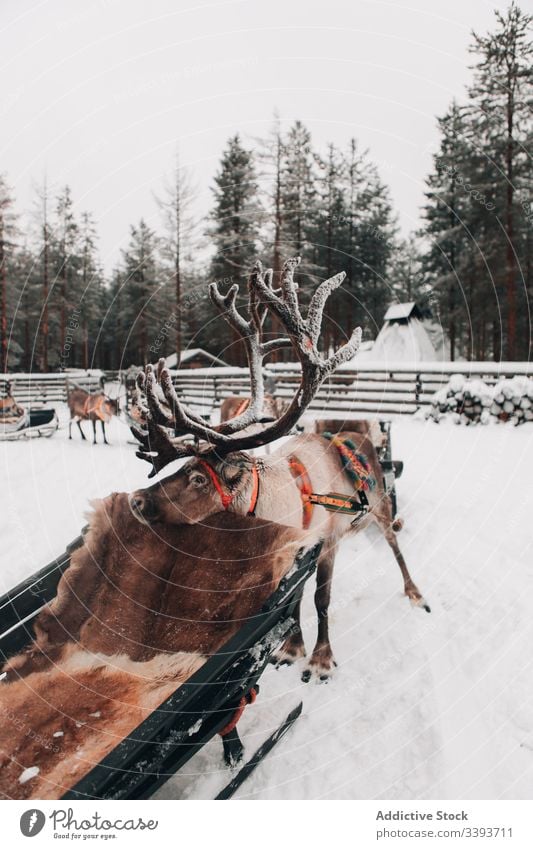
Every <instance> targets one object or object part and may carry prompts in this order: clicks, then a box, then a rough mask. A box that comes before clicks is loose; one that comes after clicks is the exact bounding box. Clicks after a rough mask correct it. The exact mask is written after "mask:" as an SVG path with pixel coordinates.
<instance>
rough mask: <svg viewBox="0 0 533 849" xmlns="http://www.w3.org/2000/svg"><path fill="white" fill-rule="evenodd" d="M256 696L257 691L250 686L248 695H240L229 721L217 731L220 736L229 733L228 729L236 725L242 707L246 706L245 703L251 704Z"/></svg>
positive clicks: (241, 713)
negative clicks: (237, 704)
mask: <svg viewBox="0 0 533 849" xmlns="http://www.w3.org/2000/svg"><path fill="white" fill-rule="evenodd" d="M256 698H257V691H256V690H255V688H254V687H252V689H251V690H250V692H249V693H248V695H246V696H242V697H241V700H240V702H239V706H238V707H237V708H236V709H235V713H234V714H233V716H232V717H231V719H230V721H229V722H228V724H227V725H225V726H224V728H221V729H220V731H219V732H218V733H219V734H220V736H221V737H225V736H226V734H229V733H230V731H233V729H234V728H235V727H236V725H237V723H238V721H239V719H240V718H241V716H242V715H243V713H244V708H245V707H246V705H253V703H254V702H255V700H256Z"/></svg>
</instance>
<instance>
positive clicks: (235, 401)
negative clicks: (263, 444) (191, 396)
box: [220, 393, 282, 433]
mask: <svg viewBox="0 0 533 849" xmlns="http://www.w3.org/2000/svg"><path fill="white" fill-rule="evenodd" d="M245 401H247V402H248V403H249V402H250V399H249V398H247V397H246V396H245V395H230V396H229V398H224V400H223V401H222V404H221V405H220V421H221V422H229V420H230V419H232V418H234V416H236V415H237V414H238V412H239V410H242V408H243V404H244V402H245ZM244 409H246V407H244ZM281 412H282V411H281V405H280V404H279V403H278V401H277V400H276V398H275V397H274V396H273V395H270V394H269V393H265V400H264V404H263V414H264V416H265V417H267V418H273V419H276V418H278V416H279V415H280V414H281ZM246 432H247V433H248V430H247V431H246Z"/></svg>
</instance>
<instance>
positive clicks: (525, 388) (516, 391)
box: [490, 377, 533, 425]
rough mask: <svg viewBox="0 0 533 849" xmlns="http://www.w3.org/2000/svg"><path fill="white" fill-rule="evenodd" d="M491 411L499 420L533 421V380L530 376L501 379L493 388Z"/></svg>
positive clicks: (514, 421)
mask: <svg viewBox="0 0 533 849" xmlns="http://www.w3.org/2000/svg"><path fill="white" fill-rule="evenodd" d="M490 413H491V415H492V416H494V417H495V418H496V419H497V420H498V421H499V422H511V424H515V425H518V424H523V422H531V421H533V380H531V378H529V377H513V378H510V379H509V378H508V379H506V380H505V379H504V380H500V381H499V383H497V384H496V386H495V387H494V389H493V396H492V404H491V407H490Z"/></svg>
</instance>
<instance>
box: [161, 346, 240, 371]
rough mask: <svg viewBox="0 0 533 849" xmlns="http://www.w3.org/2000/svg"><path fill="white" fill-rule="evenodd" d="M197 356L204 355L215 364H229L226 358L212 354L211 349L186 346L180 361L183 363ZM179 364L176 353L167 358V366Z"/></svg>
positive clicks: (174, 366) (173, 366)
mask: <svg viewBox="0 0 533 849" xmlns="http://www.w3.org/2000/svg"><path fill="white" fill-rule="evenodd" d="M196 357H204V358H205V359H206V360H208V362H210V363H212V364H213V365H214V366H226V365H227V363H225V362H224V360H221V359H219V357H215V355H214V354H210V353H209V351H205V350H204V349H203V348H186V349H185V351H182V354H181V361H180V362H181V365H183V364H184V363H188V362H190V361H191V360H194V359H196ZM177 364H178V358H177V356H176V354H170V355H169V356H168V357H167V358H166V365H167V368H176V366H177Z"/></svg>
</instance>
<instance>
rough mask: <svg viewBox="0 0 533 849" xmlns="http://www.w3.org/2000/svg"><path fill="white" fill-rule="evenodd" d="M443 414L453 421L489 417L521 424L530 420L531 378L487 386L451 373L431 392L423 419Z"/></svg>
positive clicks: (475, 421) (532, 417)
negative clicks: (450, 375) (445, 382)
mask: <svg viewBox="0 0 533 849" xmlns="http://www.w3.org/2000/svg"><path fill="white" fill-rule="evenodd" d="M444 417H447V418H450V419H451V420H452V421H454V422H456V423H457V424H467V425H468V424H488V423H489V422H490V421H491V420H492V421H494V420H496V421H499V422H511V424H515V425H517V424H522V423H523V422H529V421H533V380H531V379H530V378H528V377H513V378H504V379H502V380H500V381H499V382H498V383H497V384H496V385H495V386H487V384H486V383H484V382H483V381H482V380H477V379H471V378H466V377H465V376H464V375H462V374H455V375H453V377H452V378H451V379H450V381H449V382H448V383H447V384H446V386H444V387H443V388H442V389H439V391H438V392H436V393H435V395H434V396H433V399H432V402H431V409H430V411H429V413H427V418H430V419H433V420H434V421H436V422H438V421H440V420H441V419H442V418H444Z"/></svg>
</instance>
